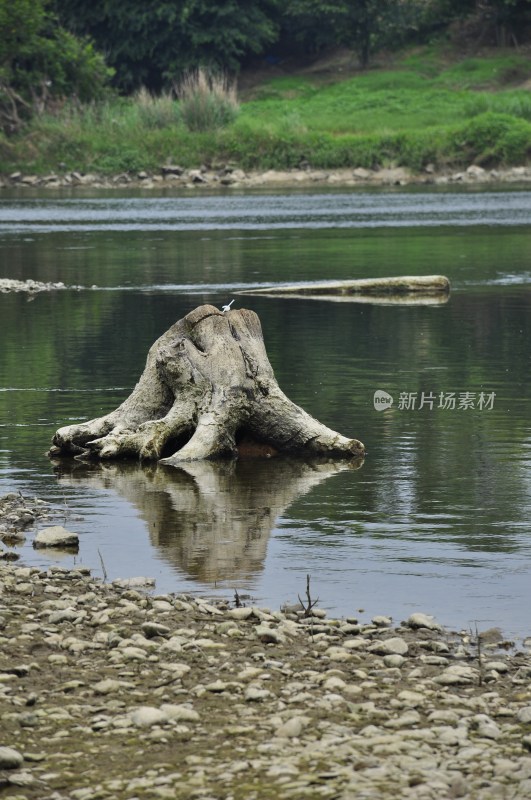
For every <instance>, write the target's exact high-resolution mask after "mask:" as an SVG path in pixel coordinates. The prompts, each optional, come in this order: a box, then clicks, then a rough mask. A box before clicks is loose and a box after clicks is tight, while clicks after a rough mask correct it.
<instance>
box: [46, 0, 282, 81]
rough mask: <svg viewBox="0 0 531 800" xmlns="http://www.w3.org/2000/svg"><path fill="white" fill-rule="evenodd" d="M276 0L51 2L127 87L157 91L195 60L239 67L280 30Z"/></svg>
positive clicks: (233, 68)
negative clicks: (277, 21) (104, 57)
mask: <svg viewBox="0 0 531 800" xmlns="http://www.w3.org/2000/svg"><path fill="white" fill-rule="evenodd" d="M278 1H279V0H258V1H254V2H253V0H224V2H221V3H219V2H213V0H173V1H170V0H153V2H151V3H146V2H145V1H144V0H128V2H127V3H123V2H121V0H92V1H91V2H90V3H87V2H86V0H55V6H56V8H57V11H58V14H59V16H60V19H61V21H62V23H63V24H64V25H65V26H66V27H67V28H68V29H69V30H72V31H73V32H74V33H77V34H82V35H89V36H90V37H91V38H92V39H93V40H94V41H95V42H96V44H97V46H98V47H99V49H101V50H102V51H103V52H105V53H106V54H107V59H108V63H109V64H110V65H111V66H113V67H114V68H115V70H116V77H115V83H116V85H117V86H118V87H119V88H120V89H121V90H123V91H126V92H130V91H132V90H133V89H135V88H138V87H139V86H141V85H144V86H147V87H148V88H150V89H155V90H157V89H160V88H162V86H163V85H165V84H166V85H167V84H171V83H172V82H173V81H174V80H175V79H177V78H178V77H180V76H181V74H182V73H183V72H184V71H186V70H188V69H196V68H197V67H199V66H203V67H211V68H212V67H213V68H217V69H220V70H229V71H237V70H238V69H239V66H240V64H241V62H242V60H243V59H244V58H245V57H246V56H248V55H249V54H252V53H260V52H262V50H263V48H264V47H265V46H267V45H268V44H269V43H271V42H273V41H274V40H275V38H276V36H277V30H278V26H277V24H276V23H275V22H274V16H275V8H276V5H277V3H278Z"/></svg>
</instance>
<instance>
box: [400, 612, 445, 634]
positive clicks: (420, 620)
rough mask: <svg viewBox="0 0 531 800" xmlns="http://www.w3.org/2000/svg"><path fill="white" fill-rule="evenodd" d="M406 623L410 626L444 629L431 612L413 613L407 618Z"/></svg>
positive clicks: (436, 629)
mask: <svg viewBox="0 0 531 800" xmlns="http://www.w3.org/2000/svg"><path fill="white" fill-rule="evenodd" d="M406 625H407V626H408V627H409V628H427V629H428V630H430V631H440V630H442V627H441V626H440V625H439V623H438V622H437V621H436V620H435V619H434V618H433V617H432V616H430V615H429V614H421V613H416V614H411V616H410V617H408V618H407V620H406Z"/></svg>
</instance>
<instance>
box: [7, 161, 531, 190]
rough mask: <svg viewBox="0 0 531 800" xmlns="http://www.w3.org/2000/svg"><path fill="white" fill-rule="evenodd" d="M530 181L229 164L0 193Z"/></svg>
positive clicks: (21, 180)
mask: <svg viewBox="0 0 531 800" xmlns="http://www.w3.org/2000/svg"><path fill="white" fill-rule="evenodd" d="M529 182H531V166H519V167H510V168H507V169H502V168H499V169H484V168H483V167H480V166H477V165H475V164H472V165H470V166H469V167H468V168H467V169H464V170H461V171H455V170H454V171H447V172H440V171H437V170H436V168H435V166H432V165H428V166H427V167H426V169H425V170H424V171H423V172H421V173H414V172H411V171H410V170H408V169H405V168H403V167H391V168H382V169H375V170H371V169H365V168H364V167H358V168H355V169H354V168H352V169H312V168H310V167H306V168H303V169H291V170H267V171H265V172H263V171H262V172H259V171H244V170H242V169H238V168H237V167H233V166H230V165H221V166H216V167H209V166H201V167H200V168H198V169H184V168H183V167H181V166H179V165H177V164H167V165H164V166H162V167H160V169H158V170H154V171H148V170H145V171H140V172H123V173H120V174H119V175H113V176H111V177H109V176H103V175H99V174H96V173H83V172H78V171H72V172H61V173H55V172H52V173H50V174H48V175H34V174H29V173H28V174H25V173H23V172H13V173H11V174H10V175H3V176H0V189H9V188H11V189H12V188H15V189H31V188H39V189H65V188H69V189H70V188H78V187H89V188H92V189H123V188H125V187H128V188H131V189H167V188H175V189H197V188H208V189H226V188H229V187H231V188H277V187H278V188H283V189H286V188H297V187H299V188H304V187H308V186H335V187H338V188H340V187H353V186H375V187H378V186H407V185H431V186H443V185H446V184H450V185H452V184H454V185H458V184H489V183H490V184H500V183H502V184H503V183H507V184H515V183H529Z"/></svg>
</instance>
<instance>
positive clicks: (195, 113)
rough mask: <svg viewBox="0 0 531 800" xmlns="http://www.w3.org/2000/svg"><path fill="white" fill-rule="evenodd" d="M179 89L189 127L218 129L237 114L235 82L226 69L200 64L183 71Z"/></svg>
mask: <svg viewBox="0 0 531 800" xmlns="http://www.w3.org/2000/svg"><path fill="white" fill-rule="evenodd" d="M176 93H177V96H178V98H179V100H180V110H181V117H182V120H183V122H184V124H185V125H186V127H187V128H188V130H189V131H196V132H205V131H215V130H219V129H220V128H225V127H226V126H227V125H230V124H231V122H234V120H235V119H236V117H237V116H238V111H239V103H238V98H237V94H236V84H235V83H234V81H231V80H230V79H229V78H228V77H227V75H225V74H223V73H220V74H218V73H213V72H210V71H208V70H206V69H204V68H203V67H199V68H198V69H195V70H192V71H190V72H188V73H186V74H185V75H184V77H183V78H182V79H181V81H180V82H179V83H178V84H177V86H176Z"/></svg>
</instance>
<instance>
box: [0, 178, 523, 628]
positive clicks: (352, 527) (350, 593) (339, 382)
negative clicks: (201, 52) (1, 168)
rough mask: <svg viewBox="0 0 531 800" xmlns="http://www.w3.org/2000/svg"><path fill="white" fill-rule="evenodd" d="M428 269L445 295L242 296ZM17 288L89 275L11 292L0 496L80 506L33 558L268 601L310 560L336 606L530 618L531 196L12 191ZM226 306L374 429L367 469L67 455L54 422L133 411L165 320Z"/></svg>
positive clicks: (6, 248)
mask: <svg viewBox="0 0 531 800" xmlns="http://www.w3.org/2000/svg"><path fill="white" fill-rule="evenodd" d="M432 273H440V274H444V275H446V276H447V277H448V278H449V279H450V281H451V285H452V292H451V295H450V297H449V299H448V301H447V302H444V303H440V304H428V305H422V304H419V305H393V304H384V303H360V302H332V301H328V300H312V299H305V300H304V299H280V298H277V299H273V298H268V297H258V296H256V297H253V296H246V297H245V298H244V297H240V296H238V295H237V294H235V292H236V291H237V290H238V289H243V288H251V287H253V286H264V285H274V284H279V283H285V282H294V281H305V280H318V279H325V278H338V279H340V278H362V277H371V276H375V277H376V276H379V277H385V276H390V275H401V274H413V275H423V274H432ZM0 277H6V278H18V279H27V278H33V279H35V280H40V281H63V282H64V283H65V284H67V285H69V286H77V287H82V288H77V289H68V290H65V291H57V292H50V293H42V294H39V295H37V296H35V297H33V298H28V297H27V296H26V295H22V294H5V295H0V319H1V349H0V492H1V493H5V492H7V491H11V490H13V489H20V490H21V491H23V492H24V493H28V494H31V495H38V496H40V497H42V498H44V499H47V500H49V501H51V502H53V503H56V504H58V505H60V506H63V505H65V504H66V506H67V507H68V509H69V511H70V512H71V513H72V514H74V516H75V517H78V518H77V519H74V520H71V521H69V523H68V526H69V527H71V528H72V529H74V530H76V531H77V532H78V533H79V534H80V539H81V545H80V550H79V554H78V555H77V556H75V557H74V556H69V555H66V554H51V553H48V552H43V551H42V550H33V548H32V546H31V543H32V536H31V535H29V536H28V539H27V543H26V545H25V546H23V547H22V548H19V551H20V554H21V558H22V562H23V563H26V564H30V565H37V566H40V567H45V566H47V565H50V564H63V565H66V566H68V565H71V564H72V563H73V562H74V561H75V562H76V563H82V564H84V565H85V566H89V567H91V568H92V569H93V571H94V574H96V575H100V576H101V575H102V574H103V571H105V573H106V575H107V577H108V579H114V578H117V577H131V576H136V575H147V576H151V577H154V578H155V579H156V592H157V593H164V592H170V591H171V592H194V593H201V594H208V595H214V596H219V595H223V596H228V597H232V596H233V594H234V591H235V590H237V591H238V593H239V594H240V595H242V596H243V595H248V596H249V598H248V600H247V602H256V603H258V604H260V605H267V606H270V607H271V608H278V607H279V605H280V604H281V603H283V602H290V603H291V602H296V601H297V595H299V594H300V595H301V596H302V595H303V594H304V592H305V587H306V575H307V574H309V575H310V576H311V587H312V593H313V595H314V596H315V597H319V598H320V603H319V604H320V605H321V606H322V607H324V608H326V609H328V610H329V611H330V613H333V614H336V615H341V616H355V617H359V618H360V619H368V618H370V617H371V616H372V615H374V614H391V615H392V616H393V618H394V620H395V622H398V621H399V620H400V619H403V618H404V617H405V616H407V615H409V614H411V613H412V612H414V611H424V612H428V613H432V614H434V615H435V616H436V617H437V618H438V619H439V621H440V622H442V623H444V624H446V625H449V626H452V627H456V628H472V629H474V628H475V626H476V625H477V626H478V628H480V629H482V628H487V627H493V626H499V627H501V628H502V630H503V631H504V632H505V633H506V634H507V635H511V636H524V635H527V634H530V633H531V618H530V614H529V608H530V605H531V603H530V600H531V391H530V383H531V347H530V342H531V193H530V192H529V191H526V190H525V189H515V190H512V191H507V190H503V191H495V190H493V189H492V187H489V188H488V190H482V191H475V190H470V189H469V190H464V189H463V190H457V189H454V190H452V191H449V190H446V191H432V192H428V191H426V190H418V189H411V188H410V189H392V190H391V189H388V190H361V191H360V190H357V191H344V192H341V191H338V190H334V191H323V190H322V189H319V190H315V191H314V192H311V191H304V192H302V191H301V192H291V193H285V194H278V193H272V192H269V193H266V192H236V191H232V192H231V191H230V190H227V192H226V193H225V194H223V195H220V194H216V195H207V194H199V193H195V192H188V193H186V192H184V193H181V194H173V195H172V194H171V193H167V194H165V195H163V194H162V193H161V194H160V195H159V196H155V195H153V194H148V193H145V194H142V192H140V191H138V192H136V193H134V192H128V193H127V194H123V195H121V194H119V193H118V192H116V193H112V192H104V191H99V192H96V191H93V192H89V191H88V190H86V191H85V192H84V193H82V192H81V191H79V192H78V193H77V194H76V193H75V192H72V193H70V194H66V193H65V194H62V195H58V194H52V193H48V194H47V193H46V192H38V193H37V192H36V193H34V194H31V192H27V193H26V194H16V193H11V194H10V193H9V192H4V193H3V194H1V195H0ZM233 297H234V298H235V306H236V307H243V306H244V305H245V306H246V307H248V308H252V309H254V310H255V311H256V312H257V313H258V314H259V316H260V319H261V322H262V327H263V330H264V338H265V342H266V347H267V350H268V354H269V357H270V360H271V363H272V365H273V368H274V370H275V373H276V376H277V379H278V382H279V384H280V386H281V387H282V388H283V389H284V391H285V392H286V394H287V395H288V396H289V397H290V398H291V399H292V400H293V401H295V402H297V403H298V404H300V405H302V406H303V407H304V408H305V409H306V410H307V411H308V412H310V413H311V414H313V415H314V416H315V417H317V418H318V419H319V420H321V421H322V422H324V423H326V424H327V425H329V426H330V427H332V428H334V429H336V430H338V431H340V432H341V433H343V434H345V435H348V436H352V437H356V438H359V439H361V440H362V441H363V442H364V443H365V444H366V446H367V450H368V456H367V458H366V459H365V462H364V463H363V465H362V466H360V467H359V468H357V469H354V468H349V466H348V465H345V464H338V465H336V466H330V465H329V466H326V467H325V466H322V467H320V468H315V467H312V466H311V465H307V464H304V463H294V462H285V461H282V460H281V461H278V460H275V459H273V460H270V461H266V462H257V463H255V462H252V461H251V462H250V461H245V462H240V463H237V464H222V465H219V466H218V465H212V464H193V465H188V466H186V467H185V468H183V469H182V470H173V471H168V470H167V469H165V470H161V469H160V468H159V469H158V468H157V467H156V466H155V465H150V466H146V467H142V466H139V465H137V464H136V463H135V464H132V463H127V464H110V463H109V464H104V465H97V464H95V465H86V464H81V463H77V462H64V463H52V462H50V460H49V459H48V458H47V457H46V455H45V452H46V450H47V448H48V446H49V444H50V440H51V437H52V435H53V433H54V431H55V430H56V429H57V428H58V427H60V426H62V425H64V424H68V423H69V422H71V421H74V420H83V419H89V418H92V417H95V416H99V415H101V414H103V413H105V412H107V411H110V410H112V409H113V408H115V407H116V406H117V405H118V404H119V403H120V402H121V401H122V400H123V399H124V398H125V397H126V396H127V395H128V394H129V391H130V389H131V388H132V386H133V385H134V384H135V382H136V380H137V378H138V377H139V375H140V373H141V371H142V369H143V365H144V361H145V357H146V353H147V350H148V348H149V346H150V345H151V344H152V342H153V341H154V340H155V339H156V338H157V337H158V336H159V335H160V334H161V333H163V332H164V331H165V330H166V329H167V328H168V327H169V326H170V325H171V324H172V323H173V322H175V321H176V320H177V319H179V318H181V317H182V316H183V315H184V314H186V313H187V312H189V311H190V310H192V309H193V308H194V307H195V306H197V305H199V304H201V303H205V302H209V303H213V304H215V305H217V306H221V305H222V304H224V303H226V302H228V301H230V300H231V299H232V298H233ZM379 390H382V391H385V392H387V393H388V394H389V395H391V396H392V397H393V400H394V402H393V405H392V406H391V408H389V409H387V410H385V411H380V410H377V409H376V408H375V404H374V393H375V392H376V391H379Z"/></svg>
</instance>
